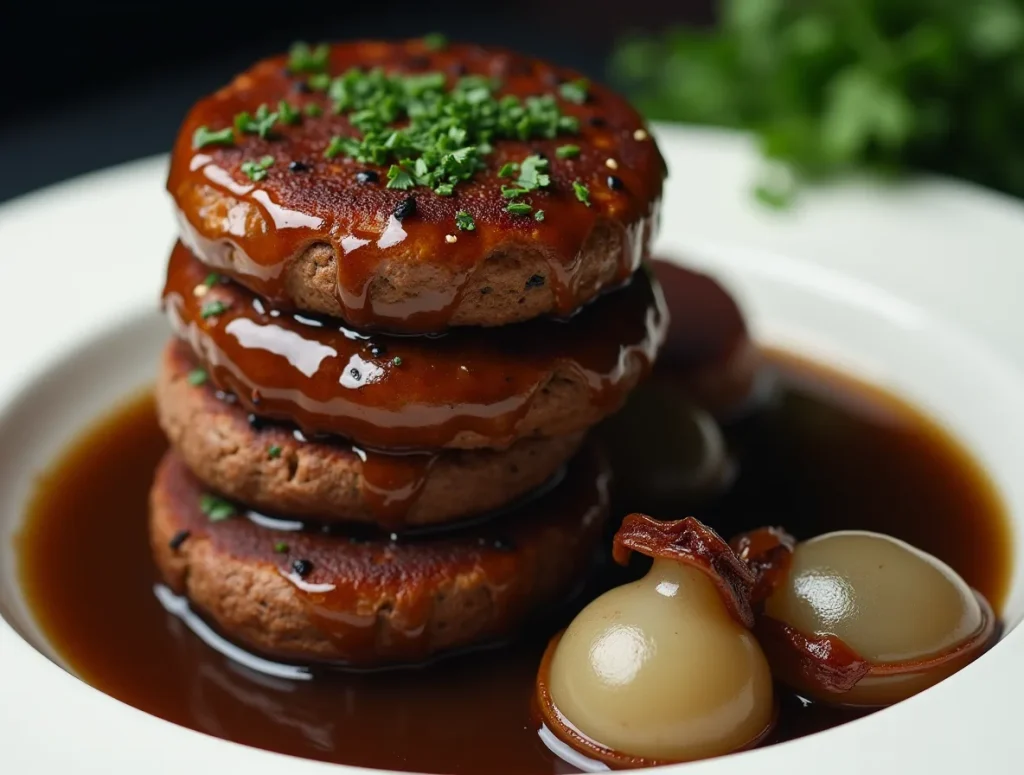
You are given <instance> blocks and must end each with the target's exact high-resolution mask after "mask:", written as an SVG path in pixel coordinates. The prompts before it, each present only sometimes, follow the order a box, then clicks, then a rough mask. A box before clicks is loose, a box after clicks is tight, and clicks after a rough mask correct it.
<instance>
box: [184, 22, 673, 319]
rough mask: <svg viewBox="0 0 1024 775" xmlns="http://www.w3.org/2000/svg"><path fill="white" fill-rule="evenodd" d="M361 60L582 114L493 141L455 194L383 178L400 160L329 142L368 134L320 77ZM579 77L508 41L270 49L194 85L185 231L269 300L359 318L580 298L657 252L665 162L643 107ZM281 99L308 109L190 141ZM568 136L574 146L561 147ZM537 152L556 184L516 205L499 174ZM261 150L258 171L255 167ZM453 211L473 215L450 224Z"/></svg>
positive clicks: (194, 244)
mask: <svg viewBox="0 0 1024 775" xmlns="http://www.w3.org/2000/svg"><path fill="white" fill-rule="evenodd" d="M353 68H359V69H362V70H363V71H367V70H373V69H375V68H380V69H382V70H383V71H384V72H386V73H388V74H420V75H422V74H426V73H438V74H443V76H444V79H445V81H446V84H445V87H444V88H445V89H451V88H452V87H454V86H455V85H456V83H457V82H458V81H459V79H460V78H464V77H466V76H469V77H474V76H477V77H479V76H485V77H486V79H488V80H486V81H480V83H492V84H496V85H497V86H496V89H495V90H494V92H493V94H494V97H495V98H496V99H501V98H503V97H509V98H518V99H520V100H524V101H525V100H528V99H536V98H537V97H543V98H544V99H552V100H554V105H555V106H556V108H557V110H558V111H559V112H560V113H561V114H562V115H564V116H568V117H570V118H569V119H568V121H569V122H570V123H573V124H574V126H566V127H563V129H562V130H560V133H559V134H557V136H554V137H530V138H529V139H526V140H523V139H495V140H494V141H493V143H492V145H493V152H492V153H489V154H486V155H484V156H483V158H482V162H483V164H484V168H483V169H480V170H478V171H477V172H476V173H475V174H474V176H473V177H472V178H471V179H470V180H468V181H464V182H460V183H458V184H457V185H455V187H454V189H453V190H452V192H451V194H450V195H448V196H443V195H440V194H438V193H435V192H434V191H433V190H432V189H431V188H429V187H424V186H420V185H417V186H414V187H412V188H408V189H397V188H389V187H387V182H388V179H387V172H388V169H389V166H390V165H391V164H392V163H394V162H395V161H401V159H391V158H389V159H384V160H382V163H380V164H371V163H367V162H365V161H364V162H360V161H357V160H356V159H355V158H351V157H349V156H348V155H347V154H346V153H340V154H338V155H335V156H333V158H327V157H325V151H326V149H327V148H328V146H329V145H330V144H331V141H332V138H334V137H338V138H351V137H355V138H359V137H361V136H362V133H361V132H360V131H359V130H357V129H356V128H354V127H353V125H352V123H351V122H350V120H349V119H350V115H349V113H348V112H347V111H346V110H345V109H342V110H341V112H340V113H339V112H336V111H335V110H334V106H335V104H338V105H340V104H341V103H337V102H336V100H337V98H338V92H337V90H336V89H335V88H334V87H333V86H328V87H327V88H323V87H325V86H326V82H325V83H318V81H321V80H325V81H329V80H330V78H332V77H337V76H340V75H342V74H344V73H346V72H348V71H351V70H352V69H353ZM478 80H479V79H478ZM310 84H312V86H310ZM565 84H569V85H570V88H568V89H566V88H565ZM579 84H580V75H579V74H578V73H575V72H573V71H570V70H566V69H564V68H558V67H555V66H553V65H551V64H548V63H546V62H543V61H540V60H537V59H532V58H529V57H525V56H521V55H519V54H515V53H512V52H509V51H504V50H500V49H489V48H483V47H480V46H473V45H449V46H446V47H444V48H443V49H441V50H431V49H430V48H428V47H427V46H425V45H424V43H423V42H422V41H419V40H411V41H404V42H390V43H384V42H366V41H364V42H350V43H342V44H338V45H334V46H331V47H330V53H329V57H328V60H327V61H326V63H325V64H324V67H323V72H319V73H316V74H315V77H311V76H310V75H308V74H307V73H291V72H289V70H288V68H287V58H286V57H283V56H278V57H272V58H270V59H266V60H263V61H261V62H258V63H257V64H256V65H254V66H253V67H252V68H251V69H250V70H248V71H247V72H245V73H243V74H241V75H239V76H238V77H237V78H235V79H234V80H233V81H232V82H231V83H230V84H228V85H227V86H225V87H224V88H222V89H221V90H219V91H217V92H216V93H214V94H212V95H210V96H209V97H206V98H205V99H202V100H200V101H199V102H198V103H197V104H196V105H195V106H194V107H193V108H192V110H191V111H190V112H189V114H188V116H187V117H186V119H185V121H184V124H183V125H182V127H181V130H180V133H179V136H178V139H177V142H176V143H175V146H174V151H173V154H172V157H171V171H170V177H169V180H168V184H167V187H168V190H169V191H170V193H171V195H172V196H173V197H174V200H175V203H176V205H177V208H178V212H179V217H180V222H181V228H182V238H183V239H184V240H185V241H186V242H187V243H188V245H189V246H190V247H191V248H192V249H193V251H194V252H195V253H196V255H198V256H199V258H200V259H201V260H202V261H204V262H205V263H206V264H207V265H209V266H210V267H213V268H215V269H217V270H218V271H222V272H225V273H227V274H230V275H231V276H232V277H234V278H235V279H237V280H238V281H239V282H241V283H243V284H245V285H246V286H247V287H249V288H250V289H251V290H253V291H254V292H256V293H258V294H260V295H261V296H263V297H264V298H266V299H268V300H270V301H271V302H272V303H275V304H277V305H279V306H290V307H293V308H297V309H300V310H306V311H311V312H321V313H324V314H327V315H332V316H337V317H342V318H344V319H345V320H347V321H349V322H350V323H352V324H353V325H357V326H361V327H366V328H372V327H378V328H381V329H385V330H392V331H403V332H408V333H424V332H431V331H439V330H443V329H444V328H446V327H447V326H449V325H486V326H495V325H505V324H508V323H513V322H517V321H522V320H527V319H529V318H533V317H536V316H538V315H542V314H546V313H552V312H554V313H558V314H560V315H566V314H569V313H570V312H571V311H572V310H574V309H576V308H578V307H579V306H580V305H582V304H583V303H585V302H586V301H588V300H589V299H591V298H593V297H594V296H596V295H597V294H598V293H599V292H600V291H601V290H602V289H604V288H607V287H609V286H612V285H616V284H618V283H620V282H622V281H623V280H624V279H625V278H626V277H627V276H628V275H629V274H630V273H631V272H632V271H633V270H635V269H636V267H637V266H638V265H639V262H640V261H641V259H642V258H643V257H644V256H646V254H647V252H648V248H649V244H650V241H651V237H652V233H653V230H654V225H655V223H656V221H657V212H658V206H659V200H660V197H661V191H662V182H663V179H664V175H665V166H664V161H663V160H662V158H661V155H660V153H659V151H658V149H657V147H656V145H655V143H654V141H653V139H652V138H651V137H650V136H649V135H648V133H647V131H646V129H645V128H644V124H643V120H642V119H641V118H640V116H639V114H638V113H637V112H636V111H635V110H633V108H632V107H630V105H629V104H628V103H627V102H626V101H625V100H624V99H623V98H621V97H620V96H618V95H617V94H615V93H614V92H612V91H610V90H609V89H607V88H605V87H603V86H601V85H599V84H589V85H587V86H586V87H585V88H583V89H582V90H581V89H579V88H575V90H574V88H573V87H576V86H578V85H579ZM332 95H333V96H332ZM281 101H284V102H285V103H286V105H287V106H290V107H291V108H294V109H295V110H296V111H298V112H297V113H296V114H295V115H294V116H293V117H292V119H291V122H290V123H289V122H286V121H285V120H283V119H280V120H278V121H277V122H276V123H274V124H273V128H272V130H271V131H270V132H269V133H264V134H266V135H267V136H266V137H263V136H261V135H260V134H258V133H255V132H251V133H246V132H243V131H239V130H237V129H236V130H235V131H234V132H233V136H231V137H230V138H229V139H228V140H227V142H229V143H230V145H219V144H210V145H205V146H202V147H196V145H197V143H196V142H195V141H194V135H195V132H196V131H197V129H199V128H200V127H206V128H207V129H208V130H210V131H220V130H228V132H229V133H230V130H231V127H232V126H233V124H234V122H235V120H236V117H239V116H241V115H242V114H244V113H249V114H254V113H255V112H256V111H257V109H258V108H259V106H260V105H266V106H268V109H269V110H274V109H275V107H276V108H277V111H278V112H279V113H280V110H281V108H280V107H279V105H280V103H281ZM310 106H314V107H312V108H311V107H310ZM309 111H318V112H319V115H310V114H309ZM402 123H403V119H401V118H399V119H398V120H397V121H396V123H395V126H398V127H400V126H401V125H402ZM566 146H569V147H572V146H575V147H576V148H577V149H578V150H576V151H575V152H574V153H573V154H571V155H569V154H566V153H565V152H564V151H563V152H561V153H560V152H559V149H560V148H564V147H566ZM532 154H541V155H543V156H544V157H545V158H546V159H547V160H548V168H547V173H546V174H548V175H549V176H550V184H549V185H547V186H546V187H543V188H540V189H537V190H534V191H531V192H529V196H525V195H524V196H521V197H520V198H519V199H517V201H518V202H528V203H529V204H530V205H531V206H532V208H533V209H532V210H531V211H530V212H528V213H526V214H515V213H512V212H509V211H508V209H507V206H508V204H509V201H510V200H509V199H508V198H506V196H504V195H503V192H502V187H515V186H516V182H517V178H516V175H515V174H511V173H510V174H506V175H505V176H501V175H499V171H500V170H501V169H502V168H503V167H504V166H505V165H506V164H507V163H510V162H511V163H520V162H522V161H523V160H524V159H525V158H526V157H527V156H529V155H532ZM268 158H269V159H271V160H272V161H271V164H270V166H269V167H267V168H266V169H262V170H259V171H258V173H257V175H256V177H257V178H258V179H256V180H253V179H252V172H253V168H252V167H251V165H252V164H255V163H258V162H260V160H264V159H268ZM245 165H250V166H248V167H247V166H245ZM246 169H248V170H249V173H250V174H248V175H247V174H246ZM577 185H579V186H585V187H586V188H587V190H588V191H589V197H581V195H580V194H579V193H578V189H577V187H576V186H577ZM584 199H587V200H588V201H583V200H584ZM410 202H411V204H410ZM537 211H543V213H544V216H543V220H538V219H537V218H536V217H535V214H536V212H537ZM460 212H464V213H468V214H469V215H470V216H471V217H472V218H473V221H474V223H475V229H474V230H472V231H463V230H460V229H459V228H457V226H456V214H457V213H460Z"/></svg>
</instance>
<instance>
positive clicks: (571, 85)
mask: <svg viewBox="0 0 1024 775" xmlns="http://www.w3.org/2000/svg"><path fill="white" fill-rule="evenodd" d="M589 88H590V81H588V80H587V79H586V78H580V79H579V80H576V81H569V82H568V83H563V84H562V85H561V87H560V88H559V90H558V91H559V93H560V94H561V95H562V99H564V100H567V101H569V102H571V103H573V104H575V105H582V104H583V103H584V102H586V101H587V97H588V92H587V90H588V89H589Z"/></svg>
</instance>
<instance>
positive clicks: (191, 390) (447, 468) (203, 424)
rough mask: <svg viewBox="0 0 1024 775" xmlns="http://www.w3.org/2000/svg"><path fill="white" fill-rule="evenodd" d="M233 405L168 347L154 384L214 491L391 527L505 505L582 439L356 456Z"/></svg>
mask: <svg viewBox="0 0 1024 775" xmlns="http://www.w3.org/2000/svg"><path fill="white" fill-rule="evenodd" d="M197 383H199V384H197ZM232 399H233V397H230V396H228V397H226V396H223V394H221V395H220V397H218V394H217V392H216V390H215V389H214V388H213V386H212V385H210V384H209V382H208V381H205V375H204V373H203V372H202V371H201V370H197V369H196V367H195V363H194V361H193V360H192V355H191V352H190V350H189V349H188V347H187V346H186V345H184V344H182V343H180V342H171V343H170V344H168V346H167V348H166V349H165V350H164V354H163V358H162V360H161V367H160V374H159V376H158V378H157V383H156V402H157V410H158V413H159V418H160V425H161V427H162V428H163V429H164V432H165V433H166V434H167V436H168V438H169V439H170V441H171V444H172V445H173V446H174V449H175V450H176V451H177V453H178V455H179V456H180V457H181V458H182V459H183V460H184V461H185V463H186V464H187V465H188V466H189V468H191V469H192V471H193V473H195V475H196V476H197V477H198V478H199V479H200V480H202V481H203V482H204V484H206V486H208V487H210V488H211V489H213V490H215V491H217V492H220V493H222V494H223V495H225V496H227V497H229V498H231V499H233V500H237V501H241V502H243V503H246V504H248V505H249V506H251V507H253V508H255V509H258V510H262V511H266V512H268V513H276V514H286V515H288V516H289V517H295V518H297V519H313V520H318V521H321V522H374V523H376V524H378V525H380V526H381V527H384V528H387V529H389V530H400V529H402V528H405V527H419V526H423V525H431V524H437V523H442V522H450V521H453V520H458V519H461V518H465V517H471V516H475V515H478V514H482V513H484V512H487V511H491V510H493V509H497V508H499V507H501V506H504V505H506V504H508V503H510V502H511V501H513V500H515V499H517V498H520V497H522V496H523V495H525V494H526V493H528V492H529V491H531V490H533V489H534V488H536V487H539V486H540V485H542V484H544V482H545V481H547V480H548V479H549V478H551V477H552V476H553V475H555V474H556V473H557V472H558V470H559V469H560V468H561V467H562V466H563V465H564V464H565V463H566V462H567V461H568V460H569V458H570V457H572V455H573V454H574V453H575V452H576V450H577V449H578V448H579V445H580V442H581V441H582V438H583V434H582V433H577V434H573V435H571V436H557V437H553V438H537V439H525V440H523V441H520V442H518V443H516V444H514V445H512V446H511V447H509V448H508V449H506V450H500V451H494V450H468V451H464V450H447V451H444V452H439V453H425V454H413V455H398V456H395V455H388V454H385V453H380V452H373V451H362V450H361V451H359V452H357V451H354V450H353V448H352V446H351V445H350V444H346V443H345V442H343V441H341V440H338V439H332V440H330V441H320V440H318V441H312V440H309V441H307V440H305V439H304V437H303V436H302V435H301V434H296V433H295V432H294V431H293V430H292V429H291V428H289V427H285V426H281V425H272V424H265V423H263V422H262V421H259V420H258V419H257V418H255V417H254V416H251V415H249V416H247V415H246V413H245V411H244V410H243V409H241V408H240V407H239V406H238V405H237V403H236V402H234V401H233V400H232Z"/></svg>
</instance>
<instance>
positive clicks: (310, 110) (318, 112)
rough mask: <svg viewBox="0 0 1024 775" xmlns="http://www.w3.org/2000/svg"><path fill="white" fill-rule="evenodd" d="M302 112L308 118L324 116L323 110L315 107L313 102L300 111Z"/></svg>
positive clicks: (317, 106)
mask: <svg viewBox="0 0 1024 775" xmlns="http://www.w3.org/2000/svg"><path fill="white" fill-rule="evenodd" d="M302 112H303V113H305V114H306V115H307V116H309V117H310V118H317V117H318V116H322V115H323V114H324V109H323V108H321V107H320V106H319V105H317V104H316V103H315V102H310V103H307V105H306V107H304V108H303V109H302Z"/></svg>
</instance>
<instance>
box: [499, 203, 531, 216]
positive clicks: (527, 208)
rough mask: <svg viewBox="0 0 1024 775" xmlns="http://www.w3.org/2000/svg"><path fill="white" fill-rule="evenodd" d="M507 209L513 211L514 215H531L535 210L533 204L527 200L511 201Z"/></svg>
mask: <svg viewBox="0 0 1024 775" xmlns="http://www.w3.org/2000/svg"><path fill="white" fill-rule="evenodd" d="M505 210H507V211H508V212H510V213H512V214H513V215H529V214H530V213H532V212H533V205H530V204H527V203H526V202H509V203H508V206H506V207H505Z"/></svg>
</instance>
